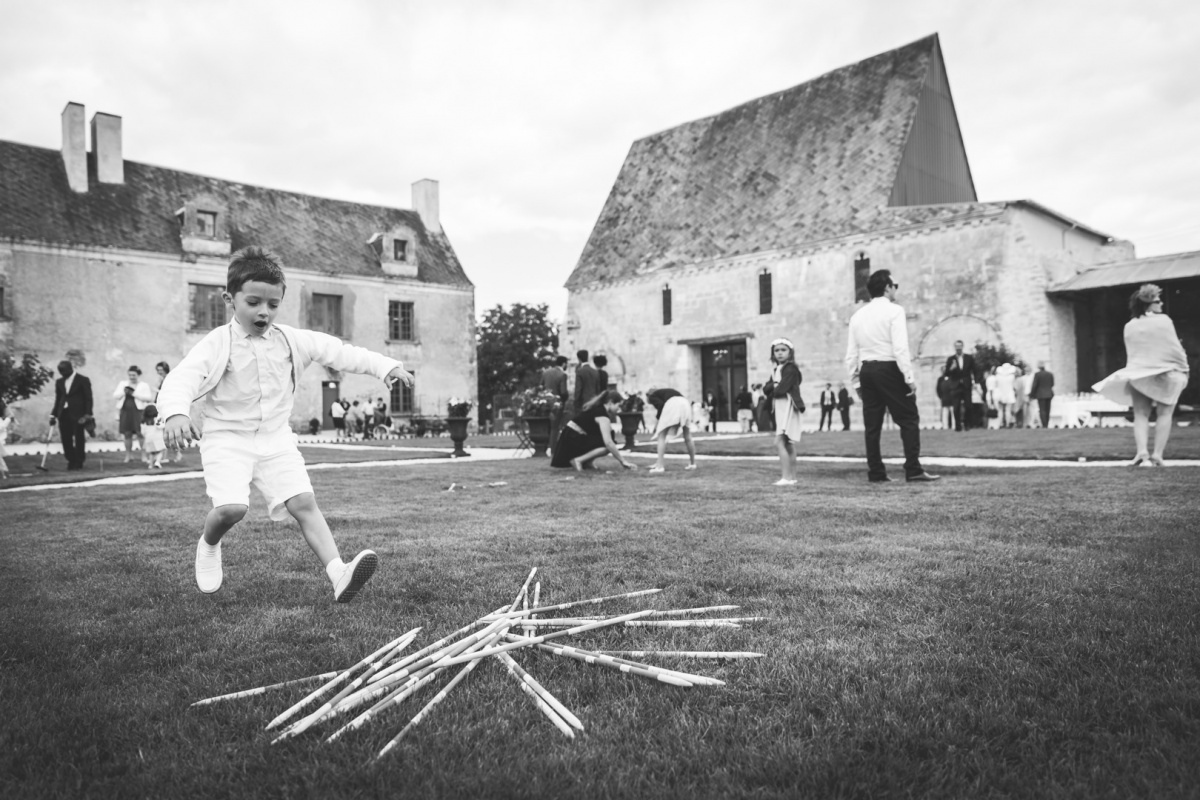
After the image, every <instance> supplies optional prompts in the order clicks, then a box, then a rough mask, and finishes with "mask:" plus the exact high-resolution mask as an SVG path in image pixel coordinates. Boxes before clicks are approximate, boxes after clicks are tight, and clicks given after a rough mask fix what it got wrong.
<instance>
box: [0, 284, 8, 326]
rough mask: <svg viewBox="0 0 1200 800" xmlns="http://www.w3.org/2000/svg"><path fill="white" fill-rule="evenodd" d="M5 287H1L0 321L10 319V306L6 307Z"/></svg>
mask: <svg viewBox="0 0 1200 800" xmlns="http://www.w3.org/2000/svg"><path fill="white" fill-rule="evenodd" d="M4 300H5V297H4V287H3V286H0V319H7V318H8V310H7V309H8V306H6V305H4Z"/></svg>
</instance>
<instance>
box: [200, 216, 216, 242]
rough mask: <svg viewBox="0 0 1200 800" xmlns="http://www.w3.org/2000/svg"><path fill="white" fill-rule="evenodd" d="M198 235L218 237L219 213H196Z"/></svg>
mask: <svg viewBox="0 0 1200 800" xmlns="http://www.w3.org/2000/svg"><path fill="white" fill-rule="evenodd" d="M196 233H197V234H198V235H200V236H216V235H217V212H215V211H197V212H196Z"/></svg>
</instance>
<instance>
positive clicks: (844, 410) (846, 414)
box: [837, 383, 854, 431]
mask: <svg viewBox="0 0 1200 800" xmlns="http://www.w3.org/2000/svg"><path fill="white" fill-rule="evenodd" d="M852 405H854V398H853V397H851V396H850V392H848V391H846V384H844V383H839V384H838V402H837V407H838V411H839V412H841V415H842V430H844V431H848V430H850V406H852Z"/></svg>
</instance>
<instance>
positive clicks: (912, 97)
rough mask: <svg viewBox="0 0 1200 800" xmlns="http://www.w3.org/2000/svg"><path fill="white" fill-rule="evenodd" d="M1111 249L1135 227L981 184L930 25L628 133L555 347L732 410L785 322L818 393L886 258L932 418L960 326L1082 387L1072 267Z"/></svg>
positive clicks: (1127, 250) (622, 378)
mask: <svg viewBox="0 0 1200 800" xmlns="http://www.w3.org/2000/svg"><path fill="white" fill-rule="evenodd" d="M1122 263H1123V264H1133V263H1138V262H1137V259H1135V258H1134V250H1133V245H1132V244H1131V243H1129V242H1126V241H1121V240H1117V239H1114V238H1113V237H1112V236H1110V235H1108V234H1107V233H1104V232H1102V231H1098V230H1096V229H1094V228H1092V227H1090V226H1088V225H1086V224H1084V223H1082V222H1079V221H1077V220H1074V219H1071V218H1070V217H1068V216H1066V215H1064V214H1062V213H1059V212H1057V211H1055V210H1052V209H1050V208H1047V207H1046V206H1044V205H1042V204H1040V203H1037V202H1035V201H1033V200H1028V199H1016V200H1003V201H992V202H980V201H979V199H978V197H977V196H976V191H975V185H974V182H973V180H972V177H971V168H970V164H969V162H968V159H967V151H966V148H965V146H964V143H963V137H962V133H961V131H960V129H959V125H958V119H957V116H956V113H955V110H954V100H953V97H952V95H951V92H950V81H949V78H948V76H947V71H946V65H945V62H944V60H943V57H942V50H941V46H940V43H939V40H938V37H937V35H936V34H935V35H932V36H929V37H927V38H924V39H921V40H919V41H916V42H913V43H911V44H908V45H905V46H904V47H900V48H898V49H896V50H892V51H890V52H886V53H883V54H881V55H877V56H874V57H872V58H868V59H866V60H865V61H860V62H858V63H856V64H851V65H850V66H847V67H843V68H841V69H837V70H834V71H833V72H830V73H827V74H825V75H822V76H820V77H818V78H815V79H814V80H811V81H808V82H807V83H802V84H800V85H799V86H795V87H793V88H791V89H786V90H784V91H781V92H778V93H776V94H772V95H769V96H767V97H762V98H759V99H757V100H752V101H750V102H748V103H745V104H743V105H740V106H737V107H736V108H732V109H729V110H728V111H724V112H722V113H720V114H716V115H714V116H711V117H706V118H704V119H699V120H695V121H693V122H688V123H685V124H683V125H679V126H678V127H675V128H671V129H670V130H666V131H663V132H661V133H656V134H652V135H650V136H647V137H645V138H643V139H640V140H638V141H636V142H634V143H633V145H632V147H631V148H630V150H629V153H628V155H627V156H626V158H625V163H624V164H623V165H622V167H621V169H620V172H619V174H618V176H617V179H616V183H615V184H614V186H613V188H612V191H611V192H610V194H609V196H608V200H607V202H606V203H605V204H604V207H603V210H602V211H601V213H600V217H599V219H598V220H597V222H596V225H595V227H594V228H593V230H592V233H591V236H590V238H589V239H588V241H587V244H586V246H585V247H584V250H583V253H582V255H581V256H580V258H579V261H578V263H577V265H576V267H575V269H574V271H573V272H572V273H571V275H570V278H569V279H568V281H567V284H566V287H567V289H568V301H567V320H566V323H567V324H566V329H565V330H564V332H563V334H564V335H563V337H562V340H563V345H562V347H563V352H565V353H568V354H571V355H573V354H574V352H575V351H576V350H577V349H580V348H584V349H587V350H589V351H591V352H592V353H603V354H605V355H607V356H608V360H609V367H608V372H609V375H610V377H611V380H612V382H613V383H614V384H615V385H616V386H617V387H618V388H620V389H622V390H626V391H640V390H646V389H649V388H652V387H656V386H671V387H674V388H677V389H679V390H680V391H682V392H684V393H685V394H687V395H688V396H689V397H691V398H693V399H698V398H699V397H700V396H701V395H702V393H708V392H711V393H713V394H714V395H715V396H716V398H717V404H718V417H719V419H722V420H726V419H733V418H734V416H735V410H734V409H733V408H732V404H733V398H734V396H735V394H736V393H737V391H738V388H739V387H740V386H742V385H746V384H753V383H760V382H763V381H765V380H766V378H767V377H769V374H770V363H769V353H768V345H769V342H770V341H771V340H772V339H773V338H775V337H777V336H786V337H788V338H790V339H791V340H792V341H793V342H795V344H796V351H797V359H798V362H799V365H800V368H801V370H802V371H803V373H804V381H805V383H804V387H803V393H804V395H805V397H806V400H807V401H808V402H809V404H810V405H811V404H813V403H815V401H816V399H817V395H818V393H819V392H820V390H821V389H822V388H823V387H824V384H825V383H826V382H830V383H833V384H834V385H835V386H836V385H837V383H838V382H840V381H846V380H847V379H848V375H847V373H846V370H845V367H844V357H845V349H846V328H847V325H848V323H849V319H850V316H851V315H852V314H853V313H854V311H855V309H856V308H857V307H858V304H859V303H860V302H862V301H863V299H864V297H865V282H866V277H867V275H868V274H869V273H870V272H871V271H872V270H875V269H880V268H888V269H890V270H892V272H893V276H894V279H895V280H896V281H897V282H898V283H899V284H900V294H899V296H898V298H897V299H898V302H900V304H901V305H903V306H904V308H905V311H906V312H907V314H908V330H909V337H910V345H911V348H912V352H913V356H914V359H915V362H916V364H917V366H918V375H919V380H920V387H919V389H920V391H919V400H920V403H921V411H922V416H923V419H924V420H925V421H926V422H929V421H932V420H936V419H938V402H937V398H936V395H935V383H936V378H937V375H938V373H939V371H940V367H941V365H942V364H944V363H945V359H946V358H947V357H948V356H949V355H950V353H952V352H953V343H954V341H955V340H956V339H962V340H963V341H964V342H966V344H967V347H968V349H970V348H971V347H972V346H973V345H974V344H975V343H976V342H989V343H992V344H999V343H1003V344H1005V345H1007V346H1008V347H1009V348H1011V349H1012V350H1013V351H1015V352H1016V353H1017V354H1018V355H1019V356H1020V357H1021V358H1023V359H1024V360H1025V361H1027V362H1030V363H1035V362H1038V361H1045V362H1047V364H1048V365H1049V367H1050V368H1051V369H1052V370H1054V371H1055V372H1056V375H1057V377H1058V390H1059V392H1061V393H1067V392H1074V391H1077V390H1079V389H1086V388H1087V386H1088V385H1090V384H1089V383H1087V382H1088V381H1090V380H1093V379H1094V377H1093V376H1095V375H1097V374H1098V372H1097V370H1096V369H1093V368H1092V367H1091V366H1089V367H1088V368H1087V369H1082V368H1080V367H1079V365H1080V364H1085V363H1088V364H1091V363H1093V362H1094V359H1092V357H1091V353H1090V352H1085V351H1088V350H1089V348H1090V347H1091V342H1092V338H1093V337H1092V335H1091V334H1090V333H1088V331H1090V330H1091V327H1089V326H1091V325H1092V322H1091V320H1094V318H1095V313H1094V312H1092V311H1089V310H1087V309H1083V310H1081V308H1080V306H1079V305H1078V303H1077V299H1078V298H1079V297H1080V296H1082V295H1081V292H1082V290H1076V289H1075V288H1073V287H1072V286H1071V284H1070V281H1071V280H1073V279H1074V278H1075V277H1076V276H1077V275H1078V274H1080V273H1085V274H1087V273H1089V272H1090V271H1091V270H1093V269H1095V268H1097V267H1102V266H1106V265H1118V264H1122ZM1191 263H1192V264H1193V266H1194V263H1195V260H1194V259H1193V261H1192V262H1191ZM1100 271H1103V270H1097V272H1100ZM1195 274H1197V273H1195V272H1193V273H1191V276H1192V277H1191V278H1190V279H1191V280H1192V281H1193V282H1194V281H1195V280H1196V279H1195V277H1194V276H1195ZM1064 287H1065V289H1064ZM1176 311H1177V312H1181V311H1183V309H1176ZM1190 313H1191V314H1192V315H1193V316H1194V315H1195V311H1194V310H1190ZM1084 315H1086V320H1083V321H1081V317H1082V316H1084ZM1124 321H1125V319H1124V318H1122V319H1121V320H1120V324H1121V325H1123V324H1124ZM1108 324H1110V325H1111V324H1113V323H1112V321H1111V320H1110V321H1109V323H1108ZM1081 325H1082V327H1080V326H1081ZM1077 331H1079V332H1077ZM1119 331H1120V329H1119V326H1118V328H1117V338H1118V339H1119V336H1120V332H1119ZM1089 359H1091V360H1089ZM1111 361H1112V359H1108V360H1106V361H1104V362H1103V365H1104V366H1103V368H1104V369H1107V368H1108V365H1110V363H1111ZM1117 366H1121V364H1116V365H1115V366H1113V367H1112V368H1113V369H1116V368H1117ZM1081 378H1082V379H1083V382H1081ZM815 420H816V417H815V415H814V416H813V421H814V423H815Z"/></svg>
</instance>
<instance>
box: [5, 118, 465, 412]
mask: <svg viewBox="0 0 1200 800" xmlns="http://www.w3.org/2000/svg"><path fill="white" fill-rule="evenodd" d="M62 129H63V146H62V149H61V151H59V150H51V149H46V148H41V147H34V146H30V145H24V144H17V143H13V142H6V141H0V347H3V348H4V349H5V350H8V351H10V352H13V353H16V354H20V353H25V352H29V353H34V354H36V355H37V356H38V357H39V358H40V359H41V360H42V362H43V363H45V364H47V365H50V366H51V367H52V366H53V365H54V364H55V363H57V362H58V361H59V360H61V359H62V358H63V357H64V356H65V355H66V354H68V353H70V354H71V357H72V358H73V359H75V360H76V361H78V362H82V363H83V366H82V368H81V371H82V372H83V374H86V375H88V376H89V377H90V378H91V379H92V384H93V387H94V391H95V394H96V398H95V401H96V418H97V424H98V426H99V428H100V429H101V431H104V430H113V429H114V428H115V426H116V405H115V401H112V402H110V393H111V392H112V391H113V389H114V388H115V387H116V385H117V383H118V382H119V381H120V380H122V379H123V378H124V376H125V373H126V370H127V368H128V367H129V366H130V365H132V364H136V365H138V366H140V367H141V368H142V370H143V372H144V373H145V377H147V378H148V379H149V381H150V382H151V385H152V386H154V385H156V379H155V376H154V365H155V364H156V363H157V362H159V361H166V362H167V363H168V364H172V365H174V364H176V363H178V362H179V360H180V359H181V358H182V357H183V355H184V354H186V353H187V352H188V350H189V349H190V348H191V347H192V346H193V345H194V344H195V343H196V342H197V341H199V340H200V339H201V338H202V337H203V336H204V334H205V333H206V332H208V331H209V330H211V329H212V328H213V327H215V326H218V325H221V324H223V323H224V322H225V321H226V319H227V317H226V309H225V306H224V304H223V302H222V300H221V291H222V290H223V288H224V283H225V271H226V267H227V266H228V260H229V255H230V253H231V251H235V250H238V249H240V248H242V247H245V246H247V245H251V244H254V245H261V246H264V247H267V248H268V249H270V250H272V251H273V252H275V253H277V254H278V255H279V256H281V258H282V260H283V263H284V269H285V272H286V274H287V293H286V295H285V298H284V302H283V304H282V306H281V308H280V312H279V316H278V318H277V319H278V321H279V322H282V323H285V324H288V325H293V326H298V327H306V328H313V329H316V330H323V331H326V332H328V333H332V334H334V335H336V336H339V337H341V338H342V339H343V340H345V341H347V342H350V343H352V344H356V345H361V346H363V347H367V348H370V349H372V350H376V351H379V352H382V353H385V354H387V355H389V356H392V357H394V358H398V359H400V360H401V361H403V362H404V364H405V367H406V368H407V369H409V370H410V371H412V372H414V373H415V375H416V384H415V386H414V387H413V388H412V389H407V388H403V387H400V386H396V387H394V389H393V391H392V394H391V397H390V398H386V400H387V402H388V404H389V407H390V408H391V411H392V413H393V415H395V416H398V417H401V418H403V417H408V416H412V415H417V414H426V415H437V416H445V403H446V401H448V400H449V398H450V397H452V396H459V397H474V396H475V393H476V367H475V299H474V298H475V294H474V287H473V285H472V284H471V282H470V280H469V279H468V278H467V276H466V274H465V273H464V271H463V268H462V266H461V265H460V264H459V261H458V258H457V256H456V255H455V253H454V249H453V248H452V247H451V245H450V240H449V239H448V238H447V237H446V234H445V232H444V231H443V230H442V227H441V224H440V222H439V202H438V184H437V182H436V181H432V180H422V181H418V182H417V183H415V184H413V187H412V204H413V208H412V210H408V209H400V208H386V207H382V206H372V205H365V204H362V203H351V202H344V201H339V200H330V199H326V198H321V197H312V196H308V195H303V194H297V193H295V192H284V191H279V190H276V189H268V188H264V187H260V186H251V185H248V184H244V183H236V182H233V181H227V180H218V179H216V178H209V177H205V176H202V175H195V174H192V173H188V172H181V171H178V170H172V169H164V168H161V167H155V166H150V165H147V164H139V163H136V162H133V161H126V160H124V158H123V154H122V145H121V118H120V117H116V116H113V115H109V114H103V113H98V114H95V115H94V116H93V118H92V121H91V150H90V152H89V151H88V149H87V148H86V146H85V139H86V131H85V126H84V108H83V106H82V105H79V104H78V103H70V104H68V105H67V107H66V109H65V110H64V111H63V115H62ZM385 391H386V390H385V389H384V387H383V385H382V384H381V383H380V382H379V381H378V380H376V379H375V378H373V377H369V376H360V375H341V374H334V373H332V372H330V371H328V370H326V369H324V368H322V367H319V366H314V367H313V368H311V369H309V370H308V372H307V373H306V374H305V377H304V381H303V385H302V386H300V387H299V390H298V393H297V397H296V406H295V412H296V416H295V417H294V418H293V424H294V425H295V426H297V427H302V426H305V424H306V423H307V421H308V420H309V419H312V418H316V419H321V420H323V422H324V424H325V426H327V427H328V426H329V424H330V421H329V406H330V404H331V403H332V401H333V399H334V398H337V397H343V398H347V399H362V400H365V399H367V398H377V397H379V396H382V395H384V394H385ZM53 397H54V390H53V386H52V385H51V386H50V387H48V388H47V389H44V390H43V391H42V393H41V395H40V396H39V397H37V398H32V399H31V400H29V401H26V403H24V406H25V408H24V411H23V412H22V416H23V417H24V418H25V420H26V424H27V425H28V424H29V423H30V421H35V420H36V421H37V423H36V424H37V425H39V426H44V422H43V420H45V419H46V418H47V416H48V415H49V411H50V407H51V404H52V402H53ZM26 432H27V433H28V432H29V429H28V428H27V429H26Z"/></svg>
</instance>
